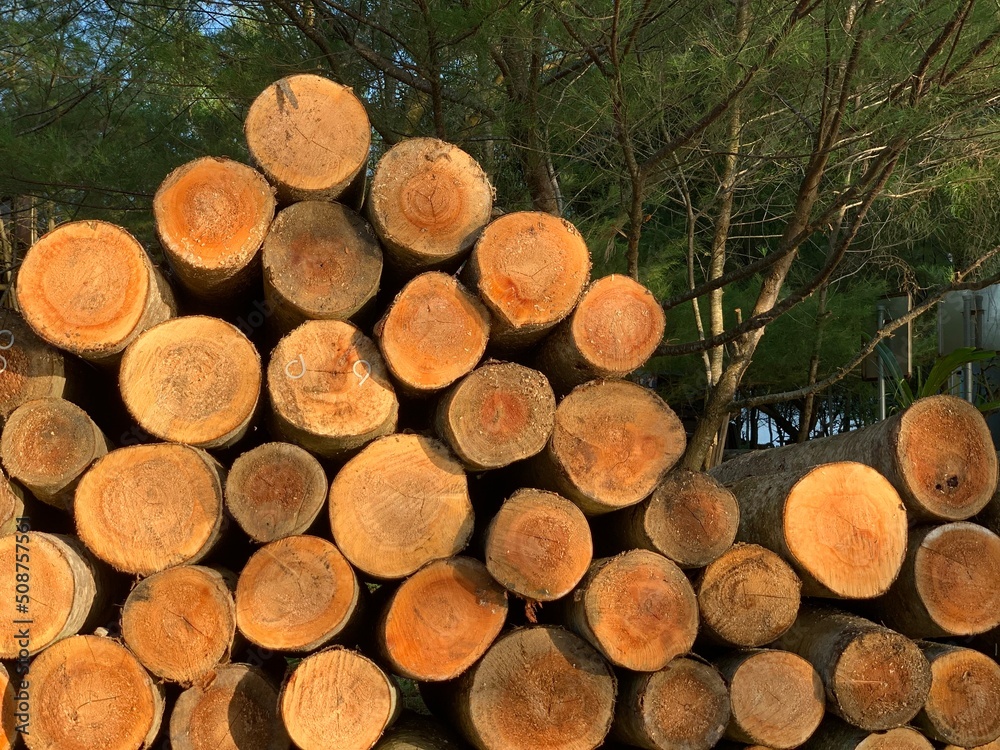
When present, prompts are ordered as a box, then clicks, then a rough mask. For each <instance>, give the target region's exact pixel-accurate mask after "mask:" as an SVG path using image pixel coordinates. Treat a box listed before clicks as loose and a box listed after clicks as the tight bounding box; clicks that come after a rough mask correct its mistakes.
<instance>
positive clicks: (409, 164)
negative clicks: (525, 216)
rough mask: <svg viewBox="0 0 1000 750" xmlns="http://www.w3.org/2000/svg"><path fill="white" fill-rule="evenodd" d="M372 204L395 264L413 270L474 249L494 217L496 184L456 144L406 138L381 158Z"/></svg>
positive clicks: (376, 224) (374, 220)
mask: <svg viewBox="0 0 1000 750" xmlns="http://www.w3.org/2000/svg"><path fill="white" fill-rule="evenodd" d="M367 208H368V213H369V215H370V216H371V219H372V224H373V225H374V227H375V231H376V232H378V236H379V239H381V240H382V242H383V244H384V245H385V247H386V250H387V251H388V253H389V258H390V260H391V261H392V263H393V265H394V266H396V267H397V268H399V269H401V270H404V271H408V272H411V273H412V272H415V271H421V270H427V269H430V268H436V267H440V266H442V265H444V264H447V263H449V262H450V261H454V260H457V259H458V258H460V257H461V256H462V255H464V254H465V253H466V252H468V251H469V250H471V249H472V245H473V244H474V243H475V241H476V239H478V237H479V235H480V233H481V232H482V230H483V227H485V226H486V224H487V222H489V220H490V212H491V211H492V209H493V188H492V186H491V185H490V181H489V179H488V178H487V177H486V173H485V172H483V169H482V167H480V166H479V164H478V163H477V162H476V160H475V159H473V158H472V157H471V156H469V155H468V154H467V153H465V152H464V151H462V149H460V148H458V147H457V146H453V145H451V144H450V143H445V142H444V141H439V140H437V139H436V138H407V139H405V140H403V141H401V142H400V143H398V144H396V145H395V146H393V147H392V148H391V149H389V150H388V151H387V152H386V154H385V156H383V157H382V158H381V160H379V163H378V165H377V166H376V167H375V174H374V176H373V177H372V186H371V193H370V197H369V198H368V207H367Z"/></svg>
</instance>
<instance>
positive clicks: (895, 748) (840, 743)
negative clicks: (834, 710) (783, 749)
mask: <svg viewBox="0 0 1000 750" xmlns="http://www.w3.org/2000/svg"><path fill="white" fill-rule="evenodd" d="M802 748H803V750H933V748H934V746H933V745H932V744H931V742H930V740H928V739H927V738H926V737H924V736H923V735H922V734H921V733H920V732H918V731H917V730H916V729H913V728H911V727H896V728H895V729H890V730H888V731H885V732H866V731H865V730H864V729H858V728H857V727H853V726H851V725H850V724H847V723H846V722H843V721H841V720H840V719H838V718H836V717H835V716H832V715H828V716H827V717H826V718H825V719H823V723H822V724H820V727H819V729H817V730H816V733H815V734H814V735H813V736H812V737H811V738H810V739H809V741H808V742H807V743H806V744H804V745H803V746H802ZM952 750H957V748H953V749H952Z"/></svg>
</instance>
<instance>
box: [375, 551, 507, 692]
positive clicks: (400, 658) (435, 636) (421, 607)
mask: <svg viewBox="0 0 1000 750" xmlns="http://www.w3.org/2000/svg"><path fill="white" fill-rule="evenodd" d="M506 618H507V592H506V591H504V590H503V588H501V587H500V586H499V585H498V584H497V583H496V582H495V581H494V580H493V579H492V578H491V577H490V574H489V572H488V571H487V570H486V566H484V565H483V564H482V563H481V562H479V561H478V560H473V559H472V558H468V557H454V558H450V559H448V560H438V561H435V562H431V563H428V564H427V565H425V566H424V567H423V568H421V569H420V570H418V571H417V572H416V573H414V574H413V575H412V576H410V577H409V578H407V579H406V580H405V581H404V582H403V583H402V584H401V585H400V587H399V588H398V589H397V590H396V591H395V592H394V593H393V595H392V599H391V600H390V602H389V604H388V605H387V607H386V609H385V612H384V614H383V616H382V618H381V620H380V622H379V626H378V639H379V645H380V648H381V650H382V652H383V653H384V655H385V657H386V660H387V661H388V663H389V664H390V665H391V667H392V670H393V672H394V673H396V674H400V675H402V676H404V677H409V678H410V679H413V680H426V681H439V680H450V679H452V678H454V677H457V676H458V675H460V674H461V673H462V672H464V671H465V670H466V669H468V668H469V667H470V666H472V664H473V663H474V662H475V661H476V660H477V659H479V657H481V656H482V655H483V654H484V653H485V652H486V649H487V648H489V646H490V644H491V643H493V640H494V639H495V638H496V637H497V635H498V634H499V633H500V628H502V627H503V624H504V621H505V620H506Z"/></svg>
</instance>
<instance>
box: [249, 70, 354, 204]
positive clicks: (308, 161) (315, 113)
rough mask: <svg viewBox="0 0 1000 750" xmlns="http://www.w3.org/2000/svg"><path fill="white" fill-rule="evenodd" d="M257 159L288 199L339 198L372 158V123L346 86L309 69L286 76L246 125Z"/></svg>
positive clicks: (265, 93)
mask: <svg viewBox="0 0 1000 750" xmlns="http://www.w3.org/2000/svg"><path fill="white" fill-rule="evenodd" d="M243 131H244V134H245V135H246V139H247V147H248V148H249V149H250V156H251V158H252V159H253V161H254V163H255V164H257V166H258V167H259V168H260V170H261V171H262V172H263V173H264V174H265V175H266V176H267V178H268V180H269V181H270V182H271V184H272V185H274V186H275V187H276V188H277V190H278V198H279V199H281V200H282V201H284V202H292V201H302V200H310V199H316V200H336V199H337V198H338V197H339V196H340V195H341V194H342V193H343V192H344V191H345V190H346V189H347V188H348V187H349V186H350V185H351V183H352V181H353V180H354V179H355V178H356V177H357V175H358V173H360V172H361V171H362V170H363V169H364V167H365V164H366V163H367V161H368V148H369V146H370V145H371V124H370V123H369V121H368V115H367V113H366V112H365V107H364V105H363V104H362V103H361V101H360V100H359V99H358V97H357V96H355V95H354V93H353V92H352V91H351V89H349V88H348V87H346V86H341V85H340V84H339V83H334V82H333V81H331V80H328V79H326V78H323V77H321V76H317V75H312V74H309V73H301V74H298V75H292V76H288V77H286V78H282V79H281V80H279V81H276V82H275V83H272V84H271V85H270V86H268V87H267V88H266V89H264V90H263V91H262V92H261V93H260V95H259V96H258V97H257V98H256V99H255V100H254V102H253V104H251V105H250V110H249V111H248V112H247V118H246V121H245V122H244V126H243Z"/></svg>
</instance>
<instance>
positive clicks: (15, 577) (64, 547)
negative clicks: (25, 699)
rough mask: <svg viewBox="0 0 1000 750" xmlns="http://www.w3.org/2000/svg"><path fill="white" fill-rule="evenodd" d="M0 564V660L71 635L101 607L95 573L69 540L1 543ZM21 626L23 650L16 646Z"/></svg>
mask: <svg viewBox="0 0 1000 750" xmlns="http://www.w3.org/2000/svg"><path fill="white" fill-rule="evenodd" d="M18 563H20V565H18ZM0 564H2V566H3V567H2V568H0V587H2V588H0V590H2V591H4V592H5V596H4V597H2V598H0V616H2V617H3V618H4V620H3V621H4V622H5V623H7V625H6V626H5V627H3V628H2V629H0V658H2V659H16V658H17V657H18V656H19V655H22V654H24V655H26V654H35V653H38V652H39V651H41V650H42V649H44V648H47V647H49V646H51V645H52V644H53V643H56V642H57V641H61V640H63V639H64V638H68V637H70V636H72V635H76V634H77V633H79V632H80V631H81V630H82V629H83V627H84V625H86V624H87V623H88V622H89V621H92V620H93V617H94V616H95V615H96V614H99V612H100V610H101V608H102V606H103V604H104V601H105V599H104V597H103V595H102V594H103V591H102V590H103V585H102V584H103V580H102V576H101V574H100V572H99V570H98V567H97V565H96V563H95V562H94V560H93V558H92V557H91V556H90V554H89V553H88V552H87V551H86V550H85V549H84V548H83V546H82V545H81V544H80V543H79V541H77V540H76V539H74V538H73V537H71V536H64V535H62V534H47V533H43V532H40V531H32V532H29V533H14V534H10V535H8V536H3V537H0ZM25 605H26V607H27V609H26V610H22V609H21V608H20V607H21V606H25ZM25 626H27V629H28V630H29V632H30V638H29V639H28V641H29V642H28V644H27V645H25V644H24V643H19V640H20V636H19V633H20V632H21V628H23V627H25ZM22 649H26V652H22ZM31 694H32V697H34V696H35V695H36V693H35V692H34V691H33V690H32V691H31Z"/></svg>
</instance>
